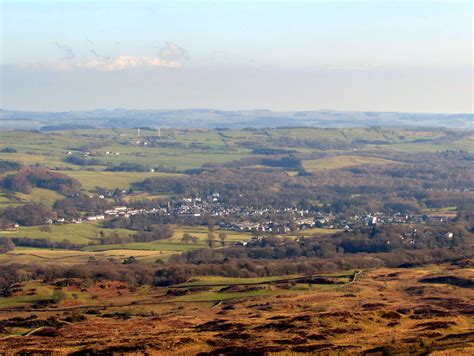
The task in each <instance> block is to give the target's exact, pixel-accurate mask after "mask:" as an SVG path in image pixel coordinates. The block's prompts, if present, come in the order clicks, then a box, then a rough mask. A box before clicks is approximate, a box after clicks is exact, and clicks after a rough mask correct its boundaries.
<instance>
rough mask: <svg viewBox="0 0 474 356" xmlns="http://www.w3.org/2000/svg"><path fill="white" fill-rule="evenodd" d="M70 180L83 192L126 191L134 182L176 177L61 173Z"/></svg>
mask: <svg viewBox="0 0 474 356" xmlns="http://www.w3.org/2000/svg"><path fill="white" fill-rule="evenodd" d="M61 173H64V174H66V175H68V176H70V177H72V178H75V179H77V180H78V181H79V182H80V183H81V184H82V188H83V189H85V190H93V189H95V188H96V187H100V188H104V189H115V188H119V189H126V188H130V186H131V184H132V183H134V182H139V181H143V180H145V179H147V178H152V177H165V176H170V175H177V174H172V173H159V172H156V173H155V172H154V173H151V172H103V171H102V172H96V171H62V172H61Z"/></svg>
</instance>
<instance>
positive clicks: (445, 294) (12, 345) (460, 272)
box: [0, 265, 474, 355]
mask: <svg viewBox="0 0 474 356" xmlns="http://www.w3.org/2000/svg"><path fill="white" fill-rule="evenodd" d="M446 275H449V276H457V277H462V278H468V279H471V280H472V279H474V269H469V268H465V269H458V268H456V267H454V268H453V266H448V265H444V266H443V265H441V266H439V265H438V266H427V267H424V268H416V269H388V268H381V269H376V270H371V271H366V272H364V273H363V274H362V275H361V277H360V278H359V279H358V280H357V282H356V283H355V284H352V285H348V286H345V287H338V288H314V287H311V288H309V287H307V288H303V287H304V285H300V286H298V287H299V290H298V291H296V290H295V292H292V291H291V290H289V289H287V288H283V287H282V286H273V287H271V288H269V287H265V286H263V287H265V288H267V289H259V290H251V289H245V288H247V287H244V289H242V290H235V289H233V290H226V291H220V290H219V289H218V288H215V289H212V290H211V291H207V292H206V291H200V292H198V293H197V294H196V296H198V295H200V296H201V297H203V296H206V297H208V299H209V301H208V302H199V303H198V302H195V301H193V300H196V299H197V298H193V293H196V292H193V291H192V290H190V291H189V294H187V295H186V297H180V296H178V297H176V296H172V295H168V296H167V295H166V293H167V290H166V289H157V290H152V289H149V288H146V287H144V288H139V289H138V290H134V289H132V288H129V287H128V286H127V285H126V284H123V283H122V284H121V283H109V282H100V283H98V284H96V285H93V286H90V287H88V289H87V290H88V293H89V294H90V295H95V296H96V299H95V301H94V300H92V299H91V298H89V297H87V296H86V295H81V297H80V298H79V299H78V300H79V301H75V302H73V301H71V300H70V298H69V297H68V299H67V300H66V301H63V302H62V303H61V305H59V307H58V309H56V310H52V311H51V312H44V311H41V310H37V311H35V312H34V313H35V314H40V318H47V317H48V316H51V315H55V316H56V317H59V318H62V317H65V315H71V313H72V312H71V309H69V311H64V310H62V309H63V308H66V307H73V306H75V307H78V306H81V305H91V306H92V305H94V303H95V305H97V306H100V305H105V309H100V310H99V312H98V313H99V315H92V314H87V315H86V317H87V321H83V322H73V323H69V324H65V325H63V326H62V328H61V329H60V330H59V333H58V335H57V336H56V337H49V338H45V337H38V336H28V337H20V336H16V337H9V338H4V339H1V340H0V349H3V350H5V349H8V350H12V351H14V350H22V351H24V352H26V351H28V352H37V353H42V352H46V351H54V352H56V353H59V354H66V353H68V352H73V351H78V350H89V352H90V353H98V352H104V353H107V352H112V351H115V352H129V353H130V352H132V353H135V354H144V353H148V354H153V355H168V354H189V355H193V354H196V353H198V352H215V353H224V354H225V353H227V354H229V353H234V354H235V353H239V354H243V353H246V352H250V351H254V352H260V353H264V352H267V353H270V354H273V353H275V354H295V353H307V354H319V353H342V354H354V353H357V354H360V353H363V352H364V351H367V350H374V349H375V348H378V349H377V350H378V351H379V353H380V354H383V353H384V352H385V353H395V354H400V353H401V354H408V353H410V354H421V353H426V352H432V351H436V354H438V355H448V354H450V355H451V354H470V352H471V351H472V350H474V326H473V319H472V315H473V311H474V290H473V289H472V288H463V287H456V286H453V285H449V284H446V283H438V284H432V283H424V282H421V279H422V278H427V277H433V276H446ZM263 287H262V288H263ZM81 288H84V286H81V285H78V286H75V285H74V284H72V285H71V286H70V287H67V293H69V294H68V295H72V294H71V293H73V291H79V290H80V289H81ZM241 288H242V287H241ZM203 293H207V294H203ZM219 293H222V299H223V300H224V302H222V303H217V304H216V300H218V299H216V297H215V296H216V295H219ZM231 293H234V294H236V295H237V296H238V295H239V293H240V296H241V297H243V298H240V299H239V298H237V299H235V298H234V299H229V300H227V301H226V300H225V299H226V298H227V297H232V298H233V297H234V296H231V295H230V294H231ZM32 313H33V312H26V311H24V312H18V311H16V312H15V313H13V312H9V311H8V310H5V309H4V310H3V312H1V314H0V319H6V318H10V317H13V316H17V317H27V316H28V315H30V314H32ZM114 313H126V314H114ZM121 315H130V317H131V318H130V319H124V318H123V317H121ZM105 316H107V317H105ZM176 330H179V333H178V332H176ZM374 351H375V350H374Z"/></svg>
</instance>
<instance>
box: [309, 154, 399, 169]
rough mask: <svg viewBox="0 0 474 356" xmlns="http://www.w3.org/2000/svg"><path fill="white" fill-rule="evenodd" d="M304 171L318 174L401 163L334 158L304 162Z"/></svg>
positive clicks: (356, 158)
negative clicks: (325, 171) (329, 170)
mask: <svg viewBox="0 0 474 356" xmlns="http://www.w3.org/2000/svg"><path fill="white" fill-rule="evenodd" d="M302 163H303V167H304V169H306V170H307V171H309V172H317V171H320V170H324V169H340V168H346V167H353V166H361V165H364V164H376V165H384V164H397V163H399V162H395V161H391V160H387V159H383V158H377V157H368V156H349V155H342V156H333V157H327V158H321V159H314V160H305V161H303V162H302Z"/></svg>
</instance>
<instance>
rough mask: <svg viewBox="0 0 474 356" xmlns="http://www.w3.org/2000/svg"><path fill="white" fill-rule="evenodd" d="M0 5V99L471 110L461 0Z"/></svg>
mask: <svg viewBox="0 0 474 356" xmlns="http://www.w3.org/2000/svg"><path fill="white" fill-rule="evenodd" d="M0 2H1V4H2V7H1V12H2V14H1V15H2V37H1V39H2V46H1V50H2V53H1V54H2V55H1V65H2V79H1V89H2V92H1V106H2V107H3V108H15V109H29V110H69V109H94V108H114V107H131V108H188V107H215V108H224V109H238V108H242V109H252V108H270V109H275V110H298V109H301V110H309V109H320V108H326V109H343V110H388V111H424V112H432V111H433V112H434V111H436V112H466V111H471V110H472V68H473V65H472V15H473V13H472V4H471V2H470V1H437V2H434V1H403V0H400V1H392V2H387V1H382V0H381V1H365V2H362V1H345V2H342V1H301V2H294V1H292V2H290V1H287V2H286V1H260V2H254V1H218V2H217V1H216V2H204V1H184V2H167V1H142V2H140V1H139V2H136V1H94V2H87V1H79V0H70V1H59V0H58V1H40V0H36V1H29V2H28V1H7V0H3V1H0ZM153 94H155V95H153Z"/></svg>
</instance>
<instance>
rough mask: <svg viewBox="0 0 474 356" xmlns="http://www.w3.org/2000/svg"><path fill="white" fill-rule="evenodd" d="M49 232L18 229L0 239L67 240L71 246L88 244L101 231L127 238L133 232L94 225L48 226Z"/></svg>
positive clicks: (1, 234)
mask: <svg viewBox="0 0 474 356" xmlns="http://www.w3.org/2000/svg"><path fill="white" fill-rule="evenodd" d="M49 226H50V228H51V232H45V231H41V227H40V226H35V227H20V228H19V229H18V230H17V231H15V232H10V231H9V232H0V237H29V238H32V239H40V238H43V239H49V240H51V241H56V242H60V241H63V240H69V241H70V242H71V243H73V244H88V243H89V242H91V241H92V240H94V239H98V238H99V236H100V235H99V233H100V231H101V230H103V231H105V233H106V234H110V233H113V232H117V233H118V234H119V235H121V236H128V235H129V234H132V233H133V231H131V230H125V229H103V228H101V227H99V226H98V225H97V224H95V223H88V222H84V223H81V224H63V225H49Z"/></svg>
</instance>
